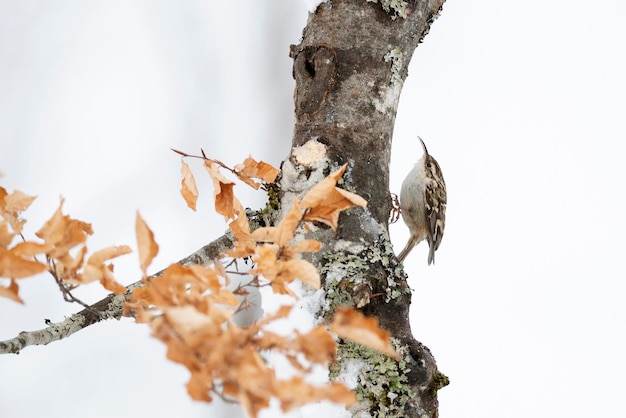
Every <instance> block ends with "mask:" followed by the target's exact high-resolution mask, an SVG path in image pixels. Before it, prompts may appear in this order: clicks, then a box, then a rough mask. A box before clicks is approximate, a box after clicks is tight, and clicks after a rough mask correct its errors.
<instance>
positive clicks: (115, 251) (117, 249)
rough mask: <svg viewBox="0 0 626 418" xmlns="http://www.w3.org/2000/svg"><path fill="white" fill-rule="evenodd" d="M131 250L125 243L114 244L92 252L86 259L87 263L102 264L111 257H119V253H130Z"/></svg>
mask: <svg viewBox="0 0 626 418" xmlns="http://www.w3.org/2000/svg"><path fill="white" fill-rule="evenodd" d="M132 252H133V250H131V249H130V247H129V246H127V245H115V246H112V247H107V248H103V249H101V250H98V251H96V252H95V253H93V254H92V255H91V256H90V257H89V258H88V259H87V264H89V265H92V266H97V265H101V264H103V263H104V262H105V261H108V260H111V259H112V258H116V257H119V256H121V255H125V254H129V253H132Z"/></svg>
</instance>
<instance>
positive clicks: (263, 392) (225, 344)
mask: <svg viewBox="0 0 626 418" xmlns="http://www.w3.org/2000/svg"><path fill="white" fill-rule="evenodd" d="M176 152H178V153H179V154H181V155H183V156H184V157H192V156H190V155H187V154H185V153H182V152H179V151H176ZM199 158H201V159H202V161H203V167H204V168H205V169H206V171H207V172H208V174H209V176H210V177H211V179H212V181H213V185H214V197H215V209H216V211H217V212H218V213H220V214H221V215H223V216H224V217H225V219H226V220H227V222H228V225H229V228H230V229H231V231H232V232H233V234H234V236H235V238H236V241H235V246H234V248H233V249H231V250H229V251H228V252H227V254H226V255H227V256H230V257H233V258H246V257H250V258H251V259H252V260H253V265H252V268H251V269H250V270H249V271H247V272H245V273H246V274H249V275H251V276H252V277H253V280H252V281H251V283H250V284H249V285H250V286H270V287H271V289H272V290H273V291H274V292H276V293H279V294H287V295H291V296H292V297H294V298H297V297H298V296H297V295H296V294H295V293H294V292H293V290H292V289H291V288H290V284H291V283H292V282H293V281H294V280H300V281H301V282H303V283H305V284H306V285H308V286H310V287H312V288H315V289H318V288H319V287H320V277H319V275H318V273H317V270H316V268H315V266H314V265H312V264H311V263H309V262H308V261H305V260H303V259H301V258H300V254H301V253H303V252H311V251H319V250H320V249H321V243H320V242H318V241H315V240H310V239H301V240H299V241H297V242H295V241H296V240H294V237H295V235H296V231H297V230H298V228H300V227H306V223H307V222H311V221H314V222H319V223H323V224H326V225H329V226H330V227H332V228H333V229H336V227H337V221H338V217H339V212H341V211H342V210H344V209H347V208H350V207H353V206H361V207H364V206H365V205H366V202H365V200H363V199H362V198H361V197H360V196H358V195H356V194H354V193H350V192H348V191H346V190H343V189H340V188H338V187H336V183H337V181H338V180H339V178H340V177H341V176H342V174H343V172H344V170H345V166H344V167H342V168H341V169H339V170H337V171H336V172H334V173H332V174H330V175H329V176H328V177H327V178H326V179H324V180H322V181H321V182H320V183H318V184H317V185H316V186H314V187H313V188H312V189H311V190H310V191H309V192H308V193H307V194H306V195H305V196H304V197H303V198H302V200H301V201H300V200H298V199H295V200H294V202H293V205H292V207H291V208H289V210H288V211H285V212H284V216H283V218H282V220H281V221H280V222H279V223H278V224H277V225H275V226H271V227H262V228H259V229H256V230H255V231H251V230H250V227H249V222H248V219H247V217H246V213H245V210H244V208H243V206H242V204H241V202H240V201H239V200H238V199H237V198H236V197H235V195H234V192H233V187H234V186H235V182H234V181H232V180H230V179H228V178H227V177H225V176H224V175H223V174H222V172H221V171H220V169H224V170H227V171H229V172H231V173H232V174H234V175H235V176H236V177H237V178H238V179H239V180H241V181H243V182H244V183H245V184H248V185H250V186H251V187H254V188H258V187H259V186H260V185H261V183H259V182H258V180H260V181H262V182H265V183H272V182H274V180H275V178H276V176H277V175H278V170H277V169H276V168H274V167H272V166H271V165H269V164H267V163H264V162H262V161H261V162H257V161H255V160H254V159H252V158H247V159H246V160H245V161H244V162H243V163H242V164H240V165H237V166H235V168H234V169H231V168H229V167H227V166H226V165H224V164H223V163H221V162H219V161H216V160H212V159H209V158H207V157H206V156H205V155H204V153H203V154H202V156H201V157H199ZM182 164H183V166H182V174H183V180H182V189H181V194H182V196H183V197H184V199H185V201H186V202H187V205H188V206H189V207H190V208H192V209H194V210H195V207H196V200H197V197H198V190H197V188H196V185H195V180H194V177H193V174H192V172H191V170H190V168H189V166H188V165H187V164H186V163H185V161H184V160H183V162H182ZM33 199H34V198H33V197H30V196H27V195H25V194H23V193H21V192H19V191H15V192H14V193H12V194H9V193H7V192H6V191H5V189H3V188H0V215H2V221H1V222H0V277H8V278H10V283H9V286H8V287H4V286H0V296H7V297H9V298H11V299H13V300H16V301H19V302H21V299H20V297H19V296H18V285H17V280H18V279H21V278H23V277H27V276H32V275H34V274H37V273H40V272H43V271H45V270H48V271H50V272H51V273H52V274H53V275H54V276H55V278H57V280H61V281H63V282H64V283H67V284H69V285H79V284H83V283H87V282H92V281H95V280H99V281H100V282H101V283H102V285H103V286H104V287H106V288H107V289H109V290H111V291H114V292H122V291H124V287H123V286H121V285H120V284H118V283H117V282H115V280H114V279H113V276H112V271H113V267H112V265H110V264H106V262H107V261H108V260H110V259H111V258H114V257H117V256H119V255H122V254H126V253H128V252H130V249H129V248H128V247H126V246H122V247H110V248H106V249H104V250H100V251H97V252H95V253H94V254H92V255H91V256H90V257H88V258H87V259H85V257H86V251H87V248H86V246H85V240H86V238H87V236H88V235H90V234H92V229H91V225H90V224H87V223H84V222H81V221H78V220H75V219H71V218H70V217H69V216H67V215H63V214H62V212H61V208H62V205H63V201H61V205H60V206H59V208H58V210H57V211H56V213H55V214H54V215H53V216H52V218H50V220H48V221H47V222H46V223H45V225H44V226H43V227H42V228H41V229H40V230H39V231H38V232H37V233H36V235H37V236H38V237H39V238H41V239H42V240H43V242H39V243H38V242H29V241H25V240H23V242H20V243H18V244H15V245H13V246H11V243H12V242H13V240H14V238H15V237H16V235H20V236H21V232H22V227H23V224H24V222H25V220H23V219H21V218H20V216H21V212H22V211H24V210H25V209H26V208H28V206H29V205H30V203H31V202H32V200H33ZM283 209H284V208H283ZM135 226H136V235H137V242H138V252H139V259H140V266H141V269H142V271H143V275H144V279H143V281H144V287H141V288H138V289H136V290H135V291H134V293H133V295H132V299H131V302H129V303H127V304H126V306H125V309H126V313H127V314H129V315H134V316H135V317H136V320H137V322H142V323H148V324H149V325H150V327H151V329H152V332H153V335H154V336H155V337H156V338H158V339H160V340H161V341H163V342H164V343H165V344H166V345H167V348H168V350H167V357H168V358H169V359H170V360H172V361H175V362H178V363H180V364H182V365H184V366H185V367H187V369H188V370H189V371H190V373H191V378H190V381H189V383H188V385H187V389H188V392H189V394H190V396H191V397H192V398H193V399H196V400H201V401H208V402H210V401H211V400H212V397H213V396H220V397H222V398H225V399H232V400H237V401H239V402H241V404H242V405H243V406H244V408H245V409H246V411H247V412H248V414H249V415H250V416H252V417H256V416H257V414H258V412H259V411H260V410H261V409H262V408H265V407H267V406H268V405H269V402H270V399H271V398H276V399H278V400H279V401H280V404H281V407H282V409H283V410H284V411H288V410H290V409H292V408H295V407H298V406H300V405H303V404H306V403H309V402H314V401H318V400H322V399H325V400H331V401H334V402H339V403H345V404H350V403H352V402H353V401H354V400H355V397H354V394H353V393H352V392H351V391H350V390H349V389H348V388H347V387H345V386H344V385H343V384H341V383H337V382H331V383H328V384H326V385H323V386H319V385H312V384H310V383H308V382H307V375H308V373H310V372H311V370H312V367H313V366H314V365H327V364H328V363H329V362H332V361H333V360H334V359H335V356H336V343H335V336H334V335H337V336H340V337H342V338H347V339H350V340H353V341H355V342H359V343H362V344H365V345H368V346H370V347H373V348H376V349H378V350H380V351H382V352H384V353H386V354H388V355H390V356H395V355H396V354H395V352H394V350H393V348H392V347H391V345H390V343H389V334H388V332H386V331H384V330H381V329H380V328H379V327H378V325H377V321H376V320H375V319H373V318H366V317H364V316H363V315H362V314H361V313H359V312H358V311H356V310H353V309H347V308H346V309H339V310H338V311H337V313H336V314H335V316H334V319H333V321H332V323H331V324H328V325H319V326H316V327H314V328H313V329H311V331H309V332H307V333H299V332H297V331H288V332H286V335H282V334H278V333H276V332H272V331H270V328H269V326H270V325H271V324H273V323H274V322H275V321H278V320H281V319H284V318H286V317H287V316H288V315H289V313H290V311H291V306H282V307H280V308H279V309H278V311H277V312H276V313H274V314H271V315H266V316H264V317H263V318H261V319H259V320H258V321H257V322H256V323H255V324H253V325H250V326H238V325H236V324H235V323H234V322H233V320H232V318H233V316H234V315H235V314H236V313H237V312H239V311H240V310H242V309H245V308H246V307H247V306H249V305H248V303H249V302H248V301H247V300H246V298H245V296H246V294H247V292H248V290H246V286H238V287H237V288H236V289H235V290H232V291H231V290H228V286H229V284H230V279H229V272H228V271H227V270H226V268H225V267H224V266H223V265H222V264H220V262H219V261H218V260H216V261H215V262H214V263H213V265H211V266H209V267H204V266H200V265H194V266H181V265H178V264H174V265H171V266H170V267H169V268H167V269H166V270H165V272H164V273H163V274H162V275H160V276H158V277H155V278H148V277H147V275H146V271H147V268H148V266H149V265H150V264H151V262H152V260H153V259H154V257H155V256H156V254H157V252H158V249H159V247H158V245H157V244H156V242H155V240H154V235H153V233H152V231H151V230H150V229H149V228H148V226H147V225H146V223H145V222H144V221H143V219H142V218H141V216H140V215H139V214H137V219H136V225H135ZM77 247H78V249H76V248H77ZM72 250H73V251H72ZM70 251H72V252H73V253H74V255H72V254H70ZM40 255H41V256H44V257H45V259H46V261H45V262H40V261H38V260H37V259H36V256H40ZM238 273H241V272H238ZM333 334H334V335H333ZM268 351H271V352H273V353H278V354H281V355H283V356H284V357H285V358H286V359H287V360H288V361H289V362H290V364H291V365H292V366H293V368H294V370H295V371H296V373H295V374H294V377H292V378H290V379H283V380H281V379H278V378H277V377H276V373H275V371H274V369H273V366H272V365H271V364H269V363H268V360H267V358H266V356H264V353H267V352H268Z"/></svg>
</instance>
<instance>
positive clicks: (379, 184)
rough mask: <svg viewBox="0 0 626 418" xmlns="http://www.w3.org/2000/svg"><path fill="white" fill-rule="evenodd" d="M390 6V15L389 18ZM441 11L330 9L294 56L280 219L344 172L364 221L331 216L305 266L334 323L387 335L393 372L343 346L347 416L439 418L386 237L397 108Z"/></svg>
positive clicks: (356, 3)
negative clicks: (317, 278) (363, 324)
mask: <svg viewBox="0 0 626 418" xmlns="http://www.w3.org/2000/svg"><path fill="white" fill-rule="evenodd" d="M390 4H398V5H400V6H399V8H396V9H394V8H393V7H392V6H390ZM442 5H443V0H431V1H423V0H420V1H398V2H390V1H382V2H381V3H374V2H369V1H368V2H365V1H363V0H332V2H329V3H322V4H321V5H320V6H319V7H318V8H317V10H316V12H315V13H312V14H310V15H309V20H308V23H307V26H306V28H305V29H304V31H303V37H302V41H301V42H300V44H299V45H292V47H291V56H292V58H293V59H294V65H293V75H294V78H295V80H296V89H295V94H294V100H295V115H296V121H295V129H294V136H293V148H292V152H291V154H290V156H289V158H288V159H287V160H286V161H284V163H283V167H282V176H283V177H282V180H281V187H282V193H283V195H282V207H284V208H289V207H290V206H291V201H292V199H293V197H294V196H297V195H300V194H302V193H303V192H305V191H306V190H308V189H309V188H310V186H311V185H313V184H315V183H316V182H317V181H319V180H320V179H321V178H323V177H324V176H325V175H327V174H328V173H329V172H330V171H331V170H334V169H336V168H337V167H339V166H341V165H343V164H344V163H347V164H348V169H347V170H346V174H345V175H344V177H343V180H344V184H343V187H344V188H346V189H348V190H350V191H353V192H355V193H357V194H359V195H361V196H363V197H364V198H365V199H367V201H368V207H367V209H360V208H359V209H351V210H348V211H346V212H344V213H342V215H341V216H340V222H339V228H338V230H337V232H336V234H335V233H333V231H330V230H318V231H315V232H313V233H312V235H314V237H315V238H316V239H319V240H321V241H322V242H323V243H324V244H325V246H324V250H323V251H322V253H321V254H317V255H316V256H315V259H314V260H313V261H314V262H315V263H316V265H317V266H318V267H319V270H320V271H321V272H322V277H323V279H324V290H325V292H326V302H327V305H328V307H327V308H326V309H324V310H323V312H320V315H324V316H326V317H328V316H330V315H332V313H333V312H334V310H335V308H336V307H337V306H339V305H345V304H351V305H354V306H356V307H358V308H361V309H362V311H363V312H364V313H365V314H366V315H368V316H373V317H376V318H377V319H378V321H379V323H380V325H381V326H382V327H383V328H385V329H387V330H389V331H390V332H391V333H392V337H393V338H394V344H395V346H396V348H397V350H398V351H399V352H400V353H401V355H402V360H400V361H398V362H397V361H394V360H391V359H389V358H388V357H386V356H383V355H379V354H377V353H375V352H373V351H370V350H366V349H363V348H362V347H360V346H356V345H354V344H351V343H345V342H341V343H340V349H339V355H338V359H337V363H336V364H335V365H334V366H333V367H332V372H331V376H332V377H340V376H341V375H342V374H344V373H345V372H346V370H347V367H348V365H349V364H354V362H355V361H361V362H363V363H360V364H361V371H360V373H359V381H358V385H357V388H356V391H357V395H358V397H359V403H358V404H357V405H355V406H354V407H353V408H352V409H351V411H352V414H353V416H367V415H364V414H369V415H370V416H384V417H436V416H437V415H438V404H437V390H438V389H439V388H441V387H442V386H444V385H445V384H447V378H446V377H445V376H444V375H443V374H441V373H439V371H438V370H437V366H436V363H435V360H434V358H433V356H432V355H431V353H430V351H429V350H428V348H426V347H425V346H424V345H422V344H421V343H420V342H418V341H417V340H415V339H414V337H413V335H412V333H411V329H410V325H409V315H408V314H409V305H410V303H411V292H410V289H409V287H408V286H407V282H406V275H405V273H404V271H403V269H402V266H401V265H400V264H399V262H398V260H397V259H396V258H395V256H394V253H393V250H392V247H391V244H390V241H389V231H388V218H389V213H390V210H391V199H390V194H389V160H390V154H391V142H392V136H393V127H394V122H395V117H396V111H397V105H398V100H399V97H400V92H401V90H402V85H403V82H404V79H405V77H406V75H407V67H408V65H409V62H410V60H411V57H412V55H413V51H414V50H415V48H416V47H417V45H418V44H419V43H420V42H421V40H422V38H423V37H424V36H425V34H426V33H427V32H428V30H429V27H430V24H431V23H432V21H433V20H434V19H435V18H436V16H437V15H438V13H439V11H440V9H441V7H442Z"/></svg>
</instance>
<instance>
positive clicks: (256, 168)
mask: <svg viewBox="0 0 626 418" xmlns="http://www.w3.org/2000/svg"><path fill="white" fill-rule="evenodd" d="M235 172H236V174H237V177H239V179H240V180H242V181H243V182H245V183H246V184H248V185H249V186H252V187H254V188H255V189H258V188H259V186H260V185H259V183H257V182H255V181H253V180H251V179H252V178H257V179H261V180H263V181H264V182H265V183H273V182H274V180H276V176H278V173H280V171H279V170H278V169H277V168H275V167H274V166H272V165H271V164H268V163H266V162H263V161H258V162H257V161H256V160H254V159H253V158H252V157H251V156H250V157H248V158H246V159H245V160H244V162H243V163H242V164H237V165H236V166H235Z"/></svg>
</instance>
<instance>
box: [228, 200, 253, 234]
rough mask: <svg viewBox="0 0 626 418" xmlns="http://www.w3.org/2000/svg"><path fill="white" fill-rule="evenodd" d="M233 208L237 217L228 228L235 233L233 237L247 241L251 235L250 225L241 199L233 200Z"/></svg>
mask: <svg viewBox="0 0 626 418" xmlns="http://www.w3.org/2000/svg"><path fill="white" fill-rule="evenodd" d="M232 203H233V208H234V212H235V214H236V215H237V217H236V219H234V220H233V221H232V222H231V223H229V224H228V227H229V228H230V230H231V231H232V232H233V235H234V236H235V238H237V239H247V238H248V236H249V235H250V223H249V222H248V217H247V216H246V211H245V209H244V208H243V206H242V205H241V202H240V201H239V199H237V198H234V199H233V202H232Z"/></svg>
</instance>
